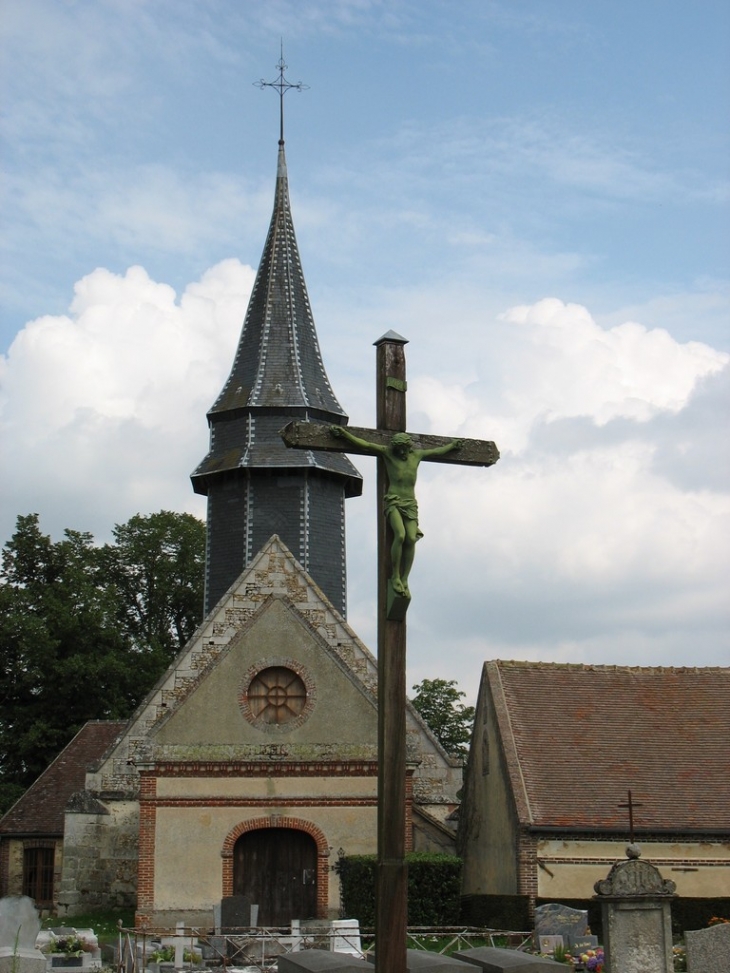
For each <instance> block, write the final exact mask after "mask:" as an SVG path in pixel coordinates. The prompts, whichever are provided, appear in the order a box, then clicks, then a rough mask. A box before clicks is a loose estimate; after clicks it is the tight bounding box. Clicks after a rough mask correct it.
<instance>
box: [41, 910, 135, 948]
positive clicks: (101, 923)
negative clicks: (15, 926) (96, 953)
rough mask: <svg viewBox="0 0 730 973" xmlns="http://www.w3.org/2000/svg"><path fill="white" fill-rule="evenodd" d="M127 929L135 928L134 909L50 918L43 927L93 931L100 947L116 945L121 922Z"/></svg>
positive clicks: (43, 923)
mask: <svg viewBox="0 0 730 973" xmlns="http://www.w3.org/2000/svg"><path fill="white" fill-rule="evenodd" d="M120 919H121V920H122V925H123V926H124V928H125V929H132V928H134V910H133V909H114V910H112V911H109V912H87V913H85V914H84V915H81V916H61V917H59V916H49V917H48V918H47V919H44V920H43V922H42V924H41V927H42V928H43V929H55V928H57V927H59V926H66V927H67V928H68V927H71V928H73V929H93V930H94V932H95V933H96V936H97V939H98V940H99V945H100V946H103V945H108V944H110V943H116V941H117V936H118V934H119V925H118V923H119V920H120Z"/></svg>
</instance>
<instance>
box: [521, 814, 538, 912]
mask: <svg viewBox="0 0 730 973" xmlns="http://www.w3.org/2000/svg"><path fill="white" fill-rule="evenodd" d="M518 849H519V850H518V855H519V858H518V867H519V890H518V891H519V894H520V895H526V896H527V897H528V899H529V912H530V919H531V920H532V919H534V916H535V900H536V899H537V840H536V839H535V838H534V837H533V836H532V835H530V834H526V833H524V832H522V833H521V834H520V836H519V839H518Z"/></svg>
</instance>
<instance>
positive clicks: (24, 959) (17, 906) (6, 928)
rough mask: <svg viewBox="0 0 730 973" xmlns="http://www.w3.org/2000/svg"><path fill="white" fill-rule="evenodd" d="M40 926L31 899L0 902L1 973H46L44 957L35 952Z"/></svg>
mask: <svg viewBox="0 0 730 973" xmlns="http://www.w3.org/2000/svg"><path fill="white" fill-rule="evenodd" d="M40 928H41V923H40V919H39V918H38V911H37V910H36V907H35V905H34V903H33V900H32V899H29V898H28V896H27V895H10V896H7V897H6V898H4V899H0V973H45V970H46V957H45V956H44V955H43V953H41V951H40V950H39V949H36V945H35V941H36V939H37V938H38V932H39V931H40Z"/></svg>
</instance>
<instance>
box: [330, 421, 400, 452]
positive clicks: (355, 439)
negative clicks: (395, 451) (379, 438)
mask: <svg viewBox="0 0 730 973" xmlns="http://www.w3.org/2000/svg"><path fill="white" fill-rule="evenodd" d="M330 432H331V433H332V435H333V436H334V437H335V438H337V439H347V440H348V442H351V443H352V444H353V445H354V446H359V447H360V449H366V450H367V451H368V452H369V453H377V454H383V453H385V452H386V451H387V447H386V446H381V445H380V443H371V442H370V441H369V440H367V439H360V437H359V436H355V435H353V434H352V433H351V432H350V430H349V429H348V428H347V426H330Z"/></svg>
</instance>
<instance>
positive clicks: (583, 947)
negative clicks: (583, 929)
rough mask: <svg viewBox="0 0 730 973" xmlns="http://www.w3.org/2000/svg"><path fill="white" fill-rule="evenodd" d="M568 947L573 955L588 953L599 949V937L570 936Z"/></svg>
mask: <svg viewBox="0 0 730 973" xmlns="http://www.w3.org/2000/svg"><path fill="white" fill-rule="evenodd" d="M568 946H569V947H570V951H571V953H573V955H575V954H576V953H587V952H588V950H589V949H596V948H597V947H598V936H570V937H569V938H568Z"/></svg>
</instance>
